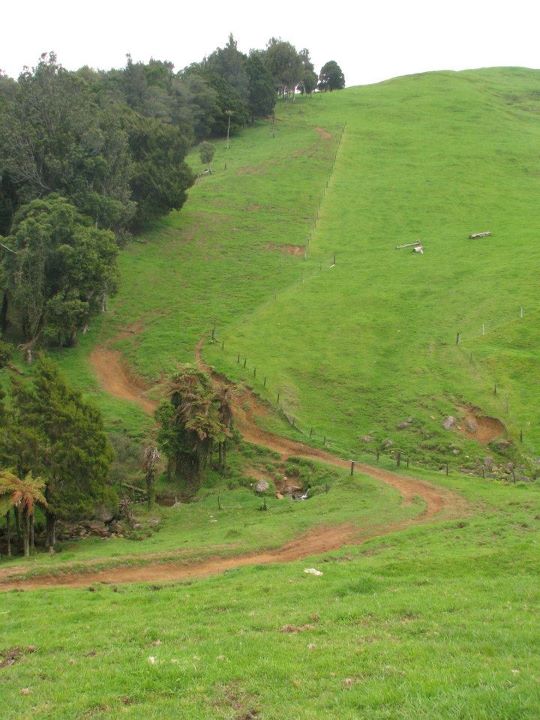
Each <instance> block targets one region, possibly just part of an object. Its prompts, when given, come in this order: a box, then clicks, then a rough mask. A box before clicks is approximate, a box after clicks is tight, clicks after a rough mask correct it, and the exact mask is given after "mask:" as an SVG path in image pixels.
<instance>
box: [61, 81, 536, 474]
mask: <svg viewBox="0 0 540 720" xmlns="http://www.w3.org/2000/svg"><path fill="white" fill-rule="evenodd" d="M539 110H540V73H538V72H537V71H532V70H524V69H491V70H481V71H469V72H462V73H449V72H448V73H446V72H445V73H430V74H425V75H418V76H410V77H404V78H398V79H396V80H391V81H388V82H384V83H381V84H379V85H374V86H368V87H360V88H351V89H349V90H346V91H344V92H340V93H329V94H325V95H319V96H316V97H314V98H311V99H298V100H297V101H296V102H295V103H290V104H287V105H282V106H281V107H280V108H279V114H278V121H277V125H276V131H275V137H274V133H272V129H271V126H270V124H264V123H263V124H260V125H258V126H257V127H256V128H253V129H249V130H246V131H245V132H244V133H243V134H242V135H241V136H240V137H238V138H235V139H234V140H233V142H232V146H231V149H230V150H229V151H227V150H226V148H225V146H224V145H223V144H220V145H219V146H218V152H217V154H216V160H215V163H214V169H215V172H214V174H213V175H212V176H211V177H204V178H201V179H200V180H199V181H198V183H197V185H196V186H195V187H194V188H193V189H192V190H191V193H190V198H189V202H188V204H187V205H186V207H185V209H184V210H182V212H181V213H173V214H171V215H170V216H169V217H168V218H166V219H165V220H164V221H162V222H161V223H159V224H158V225H157V226H156V227H155V228H154V229H153V230H152V231H151V232H149V233H148V234H147V235H146V236H145V237H144V240H145V242H146V244H133V245H131V246H130V247H129V248H128V250H127V251H126V252H124V253H123V255H122V259H121V266H122V288H121V291H120V294H119V296H118V297H117V298H116V299H115V300H114V301H113V303H112V311H111V313H110V314H109V316H107V317H105V318H102V319H101V321H98V322H97V323H96V324H95V326H94V327H93V328H92V330H91V332H90V333H89V334H88V335H87V336H86V338H85V339H84V341H83V343H82V345H81V347H80V348H79V350H78V351H77V353H76V354H75V355H74V354H73V353H72V352H69V353H65V357H64V358H63V359H62V361H63V364H64V367H65V369H66V370H67V371H68V372H69V373H70V374H71V375H72V377H73V378H74V379H76V380H77V382H79V384H80V385H81V386H82V387H84V388H85V389H86V390H87V391H89V392H96V393H98V400H99V401H100V402H101V404H102V406H103V407H104V409H105V410H106V411H107V415H108V420H109V424H111V425H113V424H116V425H120V426H126V427H129V428H131V429H132V430H133V429H134V428H136V427H140V425H141V423H143V422H144V419H143V414H142V412H141V411H139V409H138V408H136V407H134V406H132V405H127V404H125V403H120V402H115V401H111V400H110V398H108V397H106V396H105V395H103V394H99V389H98V384H97V382H96V378H95V376H94V375H93V373H92V370H91V368H89V366H88V361H87V357H88V352H89V349H90V348H91V347H93V346H94V345H95V344H96V343H104V342H109V343H112V344H113V345H114V346H115V347H117V348H118V349H120V350H121V351H122V352H123V353H124V355H125V357H126V359H127V361H128V362H129V364H130V366H131V367H132V369H134V370H135V371H136V372H137V373H139V374H140V375H142V376H143V377H145V378H146V379H147V380H149V381H150V382H155V381H158V380H159V379H160V378H162V377H163V375H164V374H165V373H168V372H170V371H171V369H172V368H173V367H174V366H175V364H176V363H177V362H178V361H181V362H185V361H189V360H191V359H192V357H193V350H194V347H195V344H196V342H197V341H198V339H199V338H200V337H201V335H202V334H203V333H205V332H208V331H209V329H210V328H211V327H213V326H215V327H216V335H217V337H218V339H219V341H220V342H219V343H217V344H215V345H214V346H213V347H212V348H209V349H207V351H206V356H207V358H208V359H209V360H210V361H211V362H212V363H213V364H215V365H216V366H217V367H218V368H219V369H220V370H222V371H224V372H225V373H227V375H229V376H230V377H232V378H234V379H237V380H245V381H247V382H249V383H250V384H251V385H252V386H253V387H254V388H255V389H256V391H257V392H258V393H259V394H261V395H262V396H263V397H266V398H267V399H268V400H269V401H271V402H273V403H275V402H276V399H277V394H278V393H279V395H280V404H281V406H282V408H283V410H284V411H285V412H286V413H287V414H288V415H289V416H290V417H294V418H296V422H297V425H298V426H299V427H300V428H301V429H302V430H303V431H304V433H307V432H308V431H311V432H312V433H313V435H314V438H315V440H316V441H319V442H322V440H323V438H324V436H326V437H327V438H329V439H331V440H332V441H333V442H334V445H335V446H336V447H337V448H339V449H340V450H341V451H343V452H347V453H351V454H357V455H358V454H360V453H361V452H362V451H363V450H365V448H364V447H363V445H362V443H359V441H358V438H359V436H363V435H366V434H372V435H373V436H374V437H376V438H378V439H379V440H380V439H384V438H390V439H391V440H392V441H393V442H394V444H395V447H396V448H397V447H399V448H402V449H403V450H404V452H406V453H407V454H408V455H411V456H412V457H420V458H424V459H428V460H435V459H437V458H441V457H447V458H448V457H450V458H452V459H453V458H457V463H462V462H464V456H467V455H469V456H470V457H475V456H476V455H478V456H479V455H481V453H479V448H478V444H477V443H476V442H470V441H469V440H468V439H467V437H465V436H460V435H459V434H457V433H448V432H447V431H445V430H443V429H442V427H441V422H442V419H443V418H444V417H445V416H447V415H456V416H459V415H460V413H462V411H463V410H462V409H463V408H464V407H467V406H469V405H473V406H476V407H478V408H480V410H481V413H480V414H486V415H489V416H494V417H496V418H499V419H500V420H501V421H502V422H503V423H504V424H505V426H506V427H507V428H508V431H509V433H510V436H511V437H512V438H513V439H514V440H516V439H517V438H518V436H519V433H520V432H522V434H523V438H524V447H525V449H526V450H527V451H529V452H535V451H537V450H538V447H539V446H540V417H539V413H540V410H539V409H540V383H538V382H537V380H538V364H537V359H536V356H535V348H536V347H538V341H539V340H540V338H539V337H538V335H539V334H540V330H539V328H540V324H539V323H538V320H539V310H540V309H539V301H538V294H537V292H536V283H535V279H534V268H537V267H538V266H539V259H540V246H539V245H538V242H537V237H538V233H539V232H540V208H539V206H538V203H537V198H538V196H539V191H540V161H539V158H538V154H537V148H538V144H539V141H540V125H539V124H538V111H539ZM192 161H193V164H194V166H195V167H196V168H199V167H200V165H199V161H198V158H197V156H196V155H194V156H193V158H192ZM482 230H490V231H491V232H492V233H493V236H492V237H490V238H486V239H482V240H469V239H468V235H469V234H470V233H471V232H475V231H482ZM417 239H421V240H422V241H423V243H424V245H425V254H424V255H423V256H420V255H415V254H412V253H411V252H410V250H408V249H404V250H400V251H397V250H395V246H396V245H399V244H405V243H409V242H413V241H415V240H417ZM334 256H335V259H336V265H335V267H332V265H333V260H334ZM521 308H523V311H522V310H521ZM522 312H523V317H521V314H522ZM126 326H127V327H128V328H135V329H134V330H132V332H131V334H130V333H127V334H126V333H124V334H123V335H122V336H121V337H120V339H117V340H116V341H115V336H116V334H117V333H118V332H119V330H120V329H122V328H125V327H126ZM457 333H460V344H459V345H457V344H456V338H457ZM221 341H224V349H222V345H221ZM239 356H240V358H241V359H240V363H238V357H239ZM244 358H247V361H246V369H245V370H244ZM254 369H255V373H256V376H254ZM265 378H266V380H265ZM153 392H154V394H155V395H159V388H157V389H154V391H153ZM495 393H496V394H495ZM150 394H152V392H151V393H150ZM408 418H411V419H412V420H413V422H412V423H411V424H410V426H409V427H407V428H405V429H404V430H402V431H399V432H398V431H397V430H396V428H397V425H399V424H400V423H403V422H406V421H407V419H408ZM275 422H279V421H277V420H276V421H275ZM282 429H283V428H282ZM311 429H312V430H311ZM289 432H290V430H289ZM292 432H293V434H294V432H295V431H292ZM487 452H490V451H487ZM458 453H459V454H458Z"/></svg>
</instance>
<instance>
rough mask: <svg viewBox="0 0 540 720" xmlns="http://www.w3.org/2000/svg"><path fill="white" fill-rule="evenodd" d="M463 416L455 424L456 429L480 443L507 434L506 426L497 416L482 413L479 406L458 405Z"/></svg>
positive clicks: (485, 442) (485, 443)
mask: <svg viewBox="0 0 540 720" xmlns="http://www.w3.org/2000/svg"><path fill="white" fill-rule="evenodd" d="M459 410H460V411H461V413H462V415H463V418H462V419H461V420H460V422H459V423H458V424H457V430H458V432H460V433H461V434H462V435H465V437H468V438H470V439H471V440H476V442H479V443H481V444H482V445H487V444H488V443H490V442H492V441H493V440H497V439H498V438H501V437H505V436H506V435H507V431H506V427H505V426H504V423H502V422H501V421H500V420H499V419H498V418H494V417H490V416H489V415H482V411H481V410H480V408H477V407H474V406H472V405H465V406H463V407H460V408H459Z"/></svg>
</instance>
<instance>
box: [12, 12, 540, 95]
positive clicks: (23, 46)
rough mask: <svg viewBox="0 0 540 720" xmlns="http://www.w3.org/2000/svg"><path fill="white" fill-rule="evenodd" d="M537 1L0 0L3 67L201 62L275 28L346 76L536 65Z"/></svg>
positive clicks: (357, 79) (539, 45)
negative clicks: (46, 60) (47, 56)
mask: <svg viewBox="0 0 540 720" xmlns="http://www.w3.org/2000/svg"><path fill="white" fill-rule="evenodd" d="M539 21H540V1H539V0H512V1H510V0H506V1H505V2H500V1H499V0H489V1H487V0H468V1H466V0H431V1H430V2H428V1H426V0H402V1H398V0H369V1H368V2H364V1H363V0H356V2H355V1H354V0H351V1H350V2H344V1H343V0H325V2H319V1H318V0H316V1H312V2H306V1H305V0H268V1H267V2H256V0H252V1H251V2H246V1H245V0H220V1H219V2H216V1H215V0H202V1H201V0H189V1H188V2H186V1H185V0H176V1H175V2H167V1H166V0H144V1H143V2H141V1H140V0H108V1H105V0H85V2H81V1H80V0H69V1H68V0H39V1H37V0H26V2H13V1H12V0H2V3H1V7H0V22H1V26H2V32H1V41H0V68H1V69H2V70H4V71H5V72H6V73H7V74H8V75H11V76H12V77H16V76H17V75H18V74H19V72H20V71H21V69H22V68H23V66H24V65H28V66H30V67H31V66H33V65H35V64H36V62H37V59H38V57H39V55H40V54H41V53H42V52H47V51H49V50H54V51H55V52H56V53H57V55H58V60H59V62H60V63H61V64H62V65H64V67H66V68H69V69H75V68H78V67H80V66H81V65H90V66H92V67H95V68H101V69H108V68H110V67H122V66H123V65H124V64H125V56H126V53H128V52H129V53H131V55H132V57H133V59H134V60H143V61H146V60H148V59H149V58H150V57H154V58H156V59H160V60H170V61H171V62H173V63H174V64H175V67H176V68H177V69H181V68H183V67H185V66H186V65H188V64H189V63H191V62H194V61H197V60H201V59H202V58H203V57H204V56H205V55H208V54H210V53H211V52H212V51H213V50H214V49H215V48H216V47H217V46H223V45H224V44H225V42H226V40H227V37H228V34H229V33H230V32H232V33H233V35H234V36H235V38H236V39H237V41H238V47H239V49H240V50H242V51H244V52H247V51H248V50H249V49H250V48H262V47H264V46H265V44H266V41H267V40H268V39H269V38H270V37H272V36H275V37H281V38H282V39H284V40H288V41H290V42H292V43H293V45H295V46H296V47H297V48H298V49H301V48H304V47H307V48H308V49H309V50H310V51H311V57H312V60H313V62H314V64H315V69H316V70H317V72H318V71H319V69H320V67H321V65H322V64H324V63H325V62H326V61H327V60H336V61H337V62H338V63H339V65H340V66H341V68H342V70H343V72H344V74H345V79H346V82H347V85H359V84H365V83H372V82H378V81H379V80H385V79H387V78H390V77H395V76H397V75H405V74H409V73H416V72H423V71H426V70H448V69H451V70H461V69H464V68H475V67H488V66H501V65H513V66H518V65H519V66H525V67H532V68H538V67H540V41H539V36H540V23H539Z"/></svg>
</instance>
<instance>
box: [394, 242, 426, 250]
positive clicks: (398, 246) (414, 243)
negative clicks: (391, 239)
mask: <svg viewBox="0 0 540 720" xmlns="http://www.w3.org/2000/svg"><path fill="white" fill-rule="evenodd" d="M419 245H420V246H421V245H422V243H421V242H420V240H417V241H416V242H413V243H405V245H396V250H402V249H403V248H408V247H418V246H419Z"/></svg>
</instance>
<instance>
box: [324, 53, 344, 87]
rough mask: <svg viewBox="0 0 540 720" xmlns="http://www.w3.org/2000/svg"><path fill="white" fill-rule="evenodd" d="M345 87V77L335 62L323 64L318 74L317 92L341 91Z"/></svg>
mask: <svg viewBox="0 0 540 720" xmlns="http://www.w3.org/2000/svg"><path fill="white" fill-rule="evenodd" d="M344 87H345V76H344V75H343V72H342V70H341V68H340V67H339V65H338V64H337V62H336V61H335V60H329V61H328V62H327V63H325V64H324V65H323V66H322V68H321V72H320V73H319V90H330V91H331V90H341V89H342V88H344Z"/></svg>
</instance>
